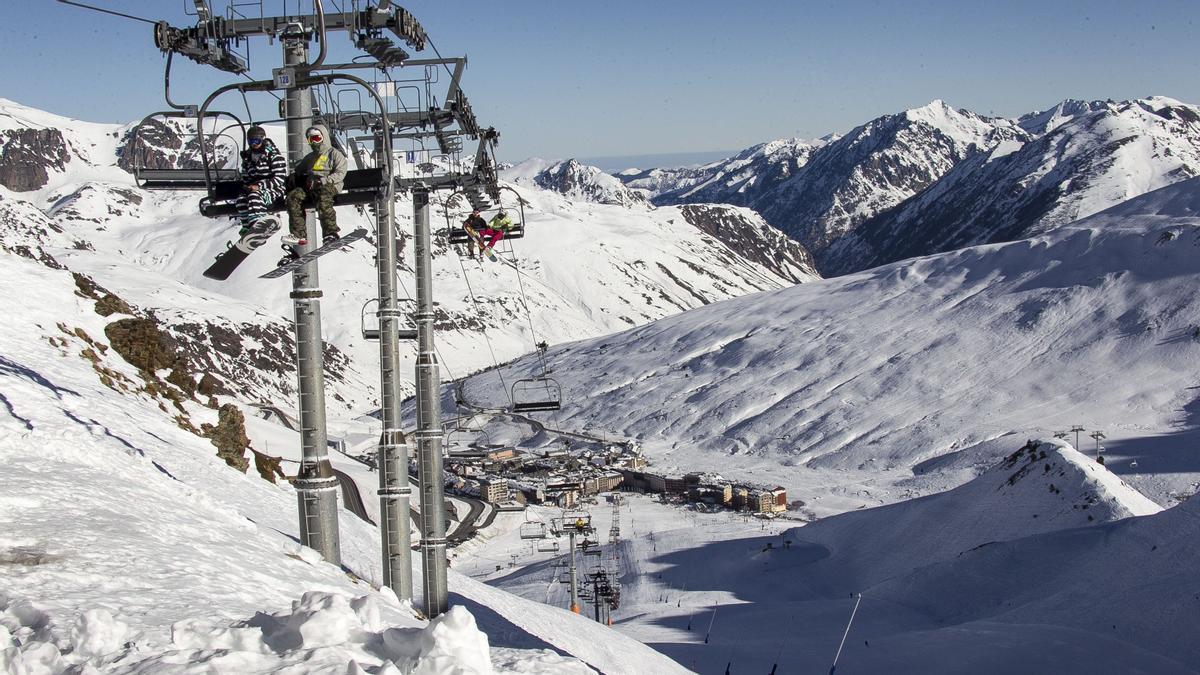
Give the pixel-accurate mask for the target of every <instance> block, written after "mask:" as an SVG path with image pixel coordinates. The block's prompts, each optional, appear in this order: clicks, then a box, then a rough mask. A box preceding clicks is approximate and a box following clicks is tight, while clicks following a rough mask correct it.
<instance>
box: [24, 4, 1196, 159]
mask: <svg viewBox="0 0 1200 675" xmlns="http://www.w3.org/2000/svg"><path fill="white" fill-rule="evenodd" d="M85 1H89V4H97V5H102V6H105V7H109V8H112V9H115V10H118V11H123V12H126V13H129V14H135V15H139V16H144V17H147V18H163V19H167V20H169V21H170V22H171V23H172V24H173V25H177V26H183V25H186V24H187V23H188V22H189V19H187V18H186V17H185V16H184V13H183V7H184V5H185V4H188V3H185V2H184V1H183V0H158V1H155V0H139V1H134V0H85ZM329 1H330V0H327V4H328V2H329ZM225 2H226V0H213V3H214V6H215V7H220V8H223V7H224V5H225ZM266 4H267V7H268V11H271V9H272V8H275V9H274V11H276V12H281V11H282V7H283V0H266ZM288 4H289V5H291V6H295V4H296V0H290V1H289V2H288ZM304 4H305V5H308V4H309V3H308V0H304ZM400 4H401V5H402V6H405V7H406V8H408V9H409V10H410V11H412V12H413V14H414V15H416V16H417V18H418V19H419V20H420V21H421V22H422V24H423V25H424V26H425V28H426V30H427V31H428V32H429V34H430V36H431V37H432V38H433V42H434V43H435V44H436V45H437V47H438V49H439V50H440V51H441V53H442V54H443V55H446V56H449V55H463V54H465V55H466V56H467V57H468V58H469V59H470V66H469V68H468V70H467V74H466V77H465V79H464V88H465V89H466V91H467V92H468V94H469V96H470V97H471V100H472V102H473V104H474V107H475V110H476V113H477V114H478V116H479V117H480V119H481V120H482V121H483V122H484V123H485V124H491V125H495V126H496V127H497V128H499V129H500V130H501V133H502V144H501V146H500V150H501V158H502V159H507V160H518V159H522V158H524V157H527V156H535V155H536V156H542V157H547V158H558V157H572V156H577V157H592V156H614V155H616V156H628V155H640V154H663V153H684V152H700V151H708V150H726V149H728V150H736V149H740V148H743V147H746V146H749V145H753V144H755V143H759V142H762V141H766V140H771V139H775V138H781V137H787V136H802V137H816V136H821V135H824V134H827V133H830V132H841V131H845V130H847V129H849V128H851V127H853V126H855V125H857V124H860V123H862V122H865V121H867V120H869V119H871V118H873V117H876V116H879V115H882V114H887V113H892V112H898V111H900V110H904V109H906V108H911V107H915V106H920V105H924V104H925V103H928V102H929V101H930V100H932V99H935V98H942V99H945V100H946V101H947V102H948V103H950V104H951V105H954V106H956V107H961V108H968V109H971V110H974V111H976V112H979V113H982V114H994V115H1017V114H1020V113H1022V112H1027V111H1029V110H1033V109H1039V108H1045V107H1049V106H1051V105H1053V104H1055V103H1056V102H1057V101H1059V100H1061V99H1064V98H1114V99H1124V98H1136V97H1141V96H1147V95H1152V94H1159V95H1165V96H1171V97H1174V98H1178V99H1182V100H1184V101H1187V102H1200V77H1198V75H1200V49H1198V48H1197V45H1200V30H1198V28H1197V25H1196V23H1195V22H1196V21H1197V20H1200V17H1196V16H1195V15H1196V14H1197V12H1196V11H1195V8H1196V6H1195V3H1194V2H1193V1H1189V2H1183V1H1174V0H1161V1H1158V2H1154V1H1148V2H1140V3H1138V2H1129V1H1127V0H1126V1H1121V2H1117V1H1107V0H1105V1H1095V2H1083V1H1073V0H1052V1H1047V0H1041V1H1040V2H1032V1H1030V2H1027V1H1024V0H1016V1H1013V2H1000V3H997V2H986V3H984V2H970V1H968V0H957V1H944V0H906V1H904V2H893V1H866V0H862V1H859V0H841V1H829V2H826V1H815V0H793V1H790V2H783V1H780V2H776V1H772V0H759V1H753V0H747V1H746V2H741V3H733V2H728V1H723V2H709V1H707V0H688V1H682V0H678V1H677V0H643V1H642V2H632V1H626V0H607V1H605V2H578V1H575V0H537V1H534V0H529V1H524V0H510V1H507V2H495V1H493V2H482V1H470V2H446V1H444V0H439V1H437V2H433V1H428V0H427V1H422V2H407V3H400ZM331 44H333V45H334V46H335V47H339V50H338V54H339V55H341V56H344V57H347V58H348V57H349V56H351V55H352V54H353V52H352V51H351V50H350V49H349V47H348V40H347V38H346V37H345V36H344V35H337V36H335V37H333V38H332V39H331ZM278 55H279V51H278V47H277V46H269V45H267V43H266V40H265V39H260V40H257V41H256V42H255V43H254V46H253V51H252V58H253V63H254V65H255V66H256V67H255V73H256V74H257V75H264V74H267V73H269V70H270V67H272V66H274V65H278V64H277V60H278V58H279V56H278ZM426 55H429V56H432V50H428V49H427V50H426V52H424V53H422V54H419V55H418V56H426ZM177 63H178V64H179V65H177V66H176V68H175V72H174V74H173V78H172V87H173V91H174V93H175V94H176V98H178V99H182V100H187V101H199V100H200V99H202V98H203V97H204V96H205V95H206V94H207V92H208V90H211V89H212V88H215V87H216V86H219V85H221V84H224V83H227V82H229V81H231V80H230V79H229V76H227V75H225V74H223V73H217V72H216V71H213V70H211V69H208V68H205V67H202V66H197V65H194V64H191V63H190V62H186V61H183V62H179V61H178V60H177ZM162 65H163V58H162V57H161V56H160V55H159V53H158V51H157V50H156V49H155V48H154V46H153V43H152V41H151V33H150V26H149V25H147V24H141V23H136V22H132V21H127V20H124V19H119V18H116V17H111V16H106V15H102V14H97V13H93V12H88V11H85V10H82V9H77V8H73V7H69V6H66V5H62V4H59V3H57V2H53V1H52V0H21V1H17V0H5V1H3V2H0V96H2V97H5V98H10V99H14V100H16V101H18V102H21V103H24V104H28V105H32V106H35V107H39V108H44V109H47V110H51V111H53V112H57V113H61V114H65V115H69V116H72V117H78V118H81V119H87V120H90V121H105V122H115V121H130V120H134V119H137V118H140V117H141V116H142V115H143V114H145V113H147V112H150V111H152V110H157V109H161V108H163V107H164V105H163V102H162Z"/></svg>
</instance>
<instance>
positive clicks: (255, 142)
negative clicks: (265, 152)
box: [247, 137, 263, 145]
mask: <svg viewBox="0 0 1200 675" xmlns="http://www.w3.org/2000/svg"><path fill="white" fill-rule="evenodd" d="M247 142H248V143H250V145H262V142H263V139H261V138H254V137H251V138H250V140H249V141H247Z"/></svg>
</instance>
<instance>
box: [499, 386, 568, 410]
mask: <svg viewBox="0 0 1200 675" xmlns="http://www.w3.org/2000/svg"><path fill="white" fill-rule="evenodd" d="M509 393H510V398H511V400H512V411H513V412H515V413H525V412H538V411H544V410H560V409H561V408H562V387H561V386H560V385H559V384H558V382H557V381H556V380H555V379H554V378H551V377H529V378H525V379H521V380H517V381H516V382H513V385H512V389H511V391H510V392H509Z"/></svg>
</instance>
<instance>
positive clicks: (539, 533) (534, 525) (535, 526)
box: [521, 520, 546, 539]
mask: <svg viewBox="0 0 1200 675" xmlns="http://www.w3.org/2000/svg"><path fill="white" fill-rule="evenodd" d="M521 538H522V539H545V538H546V524H545V523H543V522H541V521H539V520H527V521H525V522H524V523H521Z"/></svg>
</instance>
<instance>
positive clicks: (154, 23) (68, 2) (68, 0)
mask: <svg viewBox="0 0 1200 675" xmlns="http://www.w3.org/2000/svg"><path fill="white" fill-rule="evenodd" d="M58 1H59V2H61V3H62V4H64V5H74V6H76V7H82V8H84V9H90V10H94V11H97V12H103V13H104V14H112V15H113V16H119V17H122V18H124V19H132V20H134V21H141V22H142V23H148V24H150V25H152V26H157V25H158V22H157V21H152V20H150V19H144V18H142V17H140V16H134V15H132V14H122V13H121V12H114V11H113V10H111V9H104V8H103V7H94V6H92V5H85V4H83V3H82V2H74V0H58Z"/></svg>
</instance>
